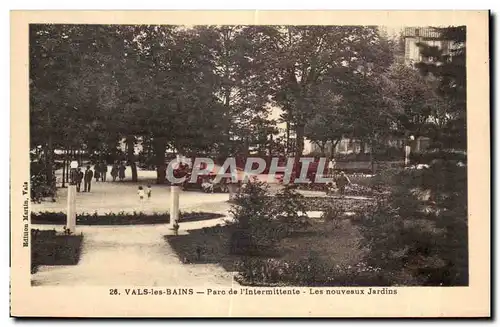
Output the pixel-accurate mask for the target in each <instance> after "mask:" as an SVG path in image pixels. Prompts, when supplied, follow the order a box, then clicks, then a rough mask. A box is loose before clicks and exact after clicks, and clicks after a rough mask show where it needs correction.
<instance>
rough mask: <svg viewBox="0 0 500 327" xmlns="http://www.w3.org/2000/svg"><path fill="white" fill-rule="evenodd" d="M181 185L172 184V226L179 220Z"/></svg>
mask: <svg viewBox="0 0 500 327" xmlns="http://www.w3.org/2000/svg"><path fill="white" fill-rule="evenodd" d="M180 190H181V187H180V186H174V185H172V186H170V226H173V225H174V222H175V221H178V220H179V193H180Z"/></svg>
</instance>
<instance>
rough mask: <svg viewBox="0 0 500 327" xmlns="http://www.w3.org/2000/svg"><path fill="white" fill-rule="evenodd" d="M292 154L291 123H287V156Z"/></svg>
mask: <svg viewBox="0 0 500 327" xmlns="http://www.w3.org/2000/svg"><path fill="white" fill-rule="evenodd" d="M289 153H290V123H289V122H288V121H287V122H286V155H288V154H289Z"/></svg>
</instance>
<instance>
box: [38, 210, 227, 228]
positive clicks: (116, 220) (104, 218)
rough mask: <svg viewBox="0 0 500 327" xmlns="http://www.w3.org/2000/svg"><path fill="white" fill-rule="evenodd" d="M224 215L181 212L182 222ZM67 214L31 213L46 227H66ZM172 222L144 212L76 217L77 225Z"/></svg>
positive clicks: (163, 215) (156, 214)
mask: <svg viewBox="0 0 500 327" xmlns="http://www.w3.org/2000/svg"><path fill="white" fill-rule="evenodd" d="M221 217H223V215H221V214H219V213H213V212H181V213H180V222H189V221H198V220H208V219H215V218H221ZM66 219H67V218H66V213H64V212H48V211H46V212H39V213H35V212H32V213H31V223H32V224H41V225H42V224H46V225H64V224H66ZM169 222H170V214H168V213H164V214H160V213H155V214H146V213H142V212H133V213H125V212H119V213H110V214H104V215H100V214H97V213H94V214H87V213H83V214H79V215H77V217H76V224H77V225H151V224H168V223H169Z"/></svg>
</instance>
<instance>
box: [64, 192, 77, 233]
mask: <svg viewBox="0 0 500 327" xmlns="http://www.w3.org/2000/svg"><path fill="white" fill-rule="evenodd" d="M66 228H67V229H69V230H70V231H71V233H72V234H74V233H75V228H76V185H71V184H70V185H68V211H67V218H66Z"/></svg>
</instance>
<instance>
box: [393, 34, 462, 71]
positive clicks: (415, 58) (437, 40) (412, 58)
mask: <svg viewBox="0 0 500 327" xmlns="http://www.w3.org/2000/svg"><path fill="white" fill-rule="evenodd" d="M403 38H404V45H405V51H404V53H405V56H404V57H405V64H407V65H410V66H413V65H414V64H415V63H417V62H421V61H424V58H422V55H421V54H420V47H419V46H418V45H419V44H420V43H423V44H427V45H429V46H435V47H439V48H440V49H443V51H444V52H445V53H446V52H447V51H448V50H449V49H450V48H451V47H452V41H450V40H444V39H443V38H442V37H441V35H440V33H439V32H438V31H436V30H435V29H433V28H431V27H405V28H404V30H403Z"/></svg>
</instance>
